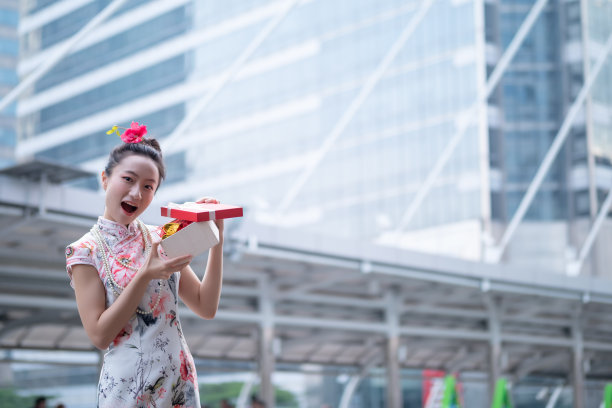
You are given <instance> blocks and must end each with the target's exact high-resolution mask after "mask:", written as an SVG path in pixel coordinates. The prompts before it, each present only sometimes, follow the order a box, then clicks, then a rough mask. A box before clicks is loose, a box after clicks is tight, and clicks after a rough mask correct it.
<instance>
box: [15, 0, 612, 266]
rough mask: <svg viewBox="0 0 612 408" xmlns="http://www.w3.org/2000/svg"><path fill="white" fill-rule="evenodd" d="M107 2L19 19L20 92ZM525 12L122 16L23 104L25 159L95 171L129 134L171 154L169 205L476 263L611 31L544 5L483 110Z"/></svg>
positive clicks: (189, 9) (449, 6)
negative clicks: (152, 140) (209, 204)
mask: <svg viewBox="0 0 612 408" xmlns="http://www.w3.org/2000/svg"><path fill="white" fill-rule="evenodd" d="M109 4H112V3H111V2H110V1H108V0H88V1H87V0H83V1H79V2H67V1H57V2H40V1H38V2H36V1H30V2H28V3H27V7H26V8H25V10H24V16H23V22H22V24H21V28H20V33H21V40H22V44H23V46H22V48H23V55H22V58H21V62H20V64H19V72H20V74H21V76H22V77H25V76H26V75H27V74H28V73H30V72H32V70H33V69H35V67H36V66H37V65H38V64H40V63H41V62H42V61H45V59H47V58H49V57H50V56H52V55H53V54H54V52H57V51H58V50H59V49H60V47H61V46H62V44H66V41H68V40H69V39H70V38H71V36H73V35H75V34H77V33H78V31H79V30H80V29H82V28H83V27H84V26H85V24H86V23H87V22H88V21H90V20H91V19H92V18H93V17H94V16H96V15H97V14H98V13H100V12H101V11H102V10H103V9H104V8H105V7H107V6H108V5H109ZM531 6H532V2H520V1H487V2H482V1H478V0H474V1H470V0H453V1H450V2H441V1H436V0H433V1H419V2H416V1H415V2H403V1H391V0H388V1H377V2H374V1H366V0H364V1H361V0H359V1H354V0H352V1H348V0H334V1H333V2H321V1H317V0H302V1H295V2H291V1H263V0H257V1H256V0H253V1H229V2H223V3H219V2H196V1H187V0H180V1H173V2H164V1H135V0H132V1H127V2H125V4H124V5H123V6H122V8H121V9H120V10H119V11H118V12H117V13H115V14H114V15H113V16H112V17H111V18H110V19H108V20H107V21H104V22H102V23H101V24H100V25H99V26H98V27H97V28H95V29H94V30H93V31H92V32H91V33H90V34H89V35H88V36H86V37H85V39H83V40H82V41H81V42H79V43H78V44H77V45H76V46H75V47H74V49H73V50H72V53H71V54H70V55H67V56H66V57H64V58H63V59H62V60H61V61H60V62H59V63H58V64H57V65H56V66H55V67H54V68H53V69H52V70H51V71H50V72H49V73H47V74H46V75H45V76H43V77H42V78H41V79H40V80H39V81H38V82H37V84H36V87H35V89H34V90H33V91H32V92H31V93H29V94H28V95H24V97H22V99H21V100H20V103H19V108H18V116H19V123H20V144H19V147H18V153H19V156H20V157H24V156H29V155H38V156H44V157H53V158H57V159H60V160H61V161H64V162H66V163H71V164H75V165H82V166H84V167H86V168H88V169H92V170H96V171H99V170H101V169H102V165H103V158H104V156H105V154H106V153H107V152H108V150H109V149H110V148H111V147H112V146H113V145H114V144H116V143H117V142H118V139H116V138H113V137H112V136H106V135H105V134H104V131H105V130H106V129H108V128H110V127H111V126H112V125H114V124H119V125H123V126H128V125H129V123H130V121H132V120H136V121H139V122H144V123H146V124H147V125H148V127H149V129H150V135H152V136H155V137H158V138H160V139H162V140H163V141H164V148H165V154H166V158H167V161H168V165H169V170H168V174H169V180H168V183H167V184H166V185H165V186H164V187H163V188H162V189H161V190H160V191H159V193H158V199H159V201H160V202H164V201H169V200H172V201H181V200H191V199H194V198H196V197H197V196H199V195H205V194H206V195H214V196H218V197H222V198H223V201H225V202H234V203H239V204H242V205H244V206H246V207H247V208H248V213H247V215H248V216H249V217H250V218H255V219H257V220H258V221H260V222H267V223H273V224H275V225H278V226H281V227H283V226H286V227H299V228H301V229H304V230H307V231H311V232H317V233H322V234H333V235H338V236H343V237H346V238H353V239H359V240H367V241H372V242H378V243H382V244H388V245H400V246H404V247H407V248H414V249H420V250H425V251H434V252H438V253H443V254H449V255H454V256H460V257H464V258H470V259H481V258H482V257H483V256H484V255H483V254H484V250H483V242H487V241H491V240H494V239H497V238H498V236H499V234H500V231H501V230H503V227H504V226H505V223H507V221H508V219H509V218H510V217H511V216H512V214H513V212H514V211H515V210H516V207H517V205H518V202H519V201H520V199H521V197H522V195H523V194H524V192H525V190H526V188H527V184H528V182H529V181H530V179H531V177H533V174H534V173H535V169H536V168H537V165H538V164H539V162H540V161H541V159H542V157H543V156H544V154H545V153H546V151H547V149H548V146H549V145H550V142H551V140H552V138H553V137H554V135H555V134H556V132H557V130H558V129H559V126H560V124H561V123H562V121H563V118H564V117H565V114H566V113H567V108H568V106H569V105H570V104H571V101H572V96H574V95H573V94H572V92H575V91H577V90H579V89H580V86H581V84H582V82H583V77H584V75H583V72H582V71H583V69H584V67H586V66H588V64H586V63H583V61H584V59H583V58H582V57H581V56H582V50H586V49H589V50H591V49H593V47H587V46H586V45H588V44H590V43H589V41H591V39H594V38H595V37H596V34H595V33H598V34H597V35H599V36H600V37H602V38H603V37H605V34H602V33H605V32H608V31H610V27H609V25H610V23H609V21H610V19H608V20H606V19H603V18H600V17H599V13H598V12H597V11H594V14H595V15H597V18H598V19H599V20H598V22H593V23H591V21H590V20H588V19H586V18H585V17H584V12H583V10H581V9H580V3H578V2H564V3H562V4H561V3H550V4H548V5H546V7H545V8H544V11H543V12H542V13H541V15H540V16H539V17H538V20H537V21H536V23H535V25H534V27H533V28H532V29H531V31H530V34H529V35H528V36H527V38H526V40H525V41H524V42H523V44H522V45H521V47H520V49H519V52H518V54H517V55H516V57H515V58H514V59H513V62H512V63H511V64H510V66H509V67H508V68H507V69H506V70H505V73H504V75H503V77H502V80H501V83H500V86H499V87H497V88H496V91H495V92H493V93H492V95H491V96H490V97H489V98H486V95H485V92H486V85H487V79H488V76H489V75H490V74H491V71H492V70H493V68H494V67H495V66H496V65H497V64H498V62H499V59H500V57H501V55H502V54H503V52H504V50H505V49H506V48H507V47H508V44H509V43H510V41H511V39H512V38H513V37H514V36H515V34H516V31H517V29H518V27H519V26H520V25H521V23H522V22H523V21H524V20H525V16H526V14H527V12H528V11H529V10H530V8H531ZM576 7H578V8H577V9H576ZM590 7H593V8H596V9H597V7H600V8H601V7H604V8H605V7H608V6H607V5H604V6H601V5H598V3H597V2H593V3H592V4H591V6H590ZM598 10H599V9H598ZM576 13H577V14H576ZM570 22H571V24H570ZM583 28H584V29H583ZM589 30H594V31H593V34H591V35H590V37H589V38H590V39H589V40H588V41H587V40H585V34H584V33H585V32H590V31H589ZM606 30H607V31H606ZM597 38H598V39H597V41H598V42H597V44H601V41H602V40H601V39H600V38H599V37H597ZM604 41H605V40H604ZM576 50H578V51H576ZM572 52H573V53H574V54H576V55H577V56H576V55H574V54H572ZM567 55H571V56H573V57H575V58H577V59H571V58H570V57H568V56H567ZM578 67H582V68H583V69H581V70H579V71H578V72H574V71H573V69H574V68H578ZM608 70H609V68H608ZM602 75H603V73H602ZM608 76H609V75H608ZM583 116H584V115H583ZM586 123H587V121H586V120H582V121H576V123H575V124H574V126H573V128H572V137H571V139H572V140H574V141H573V142H571V143H569V142H568V144H567V146H569V147H568V148H567V151H566V153H564V154H562V155H561V156H562V157H560V158H559V159H557V161H556V162H555V166H554V167H553V169H552V171H551V172H550V174H549V176H548V178H547V181H546V182H545V183H544V185H543V186H542V188H541V189H540V193H539V194H538V196H537V197H536V201H535V202H534V203H533V205H532V206H531V207H530V212H529V213H528V218H530V219H536V220H552V221H554V220H557V221H560V222H561V223H562V224H563V227H562V228H565V224H566V221H567V220H568V219H570V218H571V216H573V215H574V214H581V215H582V216H584V214H583V213H581V212H580V211H583V212H584V210H580V209H574V207H576V206H578V204H576V205H574V203H573V201H572V199H574V198H572V197H574V196H575V197H576V198H575V199H574V200H575V201H576V200H577V201H580V199H579V197H580V194H583V193H582V190H580V191H574V190H575V189H574V190H572V189H571V188H570V187H569V184H568V180H570V179H571V177H570V173H571V171H572V169H573V168H574V167H575V166H574V163H575V160H574V159H573V158H571V155H572V154H573V155H577V154H581V155H582V156H581V157H582V159H580V160H582V162H586V161H587V157H588V156H589V155H588V154H586V153H585V152H588V151H589V148H588V147H586V134H587V132H586V130H585V129H587V125H586ZM588 123H591V122H588ZM594 123H595V122H594V119H593V124H594ZM177 127H178V129H179V130H180V132H177V131H175V129H177ZM593 128H596V126H595V125H593ZM168 135H171V136H170V137H168ZM456 136H461V137H460V138H459V140H460V141H459V142H458V145H457V148H456V149H455V150H454V151H452V152H450V154H449V155H448V161H447V163H446V164H445V165H444V166H443V167H441V171H440V174H439V175H438V176H437V177H434V178H433V179H432V180H431V182H430V183H426V180H427V178H428V175H429V174H430V173H431V171H432V169H434V168H435V166H436V163H438V162H439V160H440V159H442V158H444V156H443V152H444V151H445V148H446V147H447V146H448V145H449V143H450V142H451V141H452V140H453V138H455V137H456ZM596 139H597V138H596ZM575 140H583V142H576V141H575ZM597 140H600V139H597ZM577 152H582V153H577ZM568 155H569V156H568ZM424 184H425V185H427V184H429V186H431V188H430V189H429V190H428V191H427V193H426V194H424V195H423V200H422V203H421V204H420V205H418V206H415V205H414V204H415V199H417V198H418V194H420V193H422V188H423V185H424ZM572 188H573V187H572ZM570 190H571V194H570ZM587 191H588V188H587ZM574 193H575V194H574ZM587 195H588V193H587ZM583 201H584V200H583ZM586 202H587V204H588V203H589V201H588V200H587V201H586ZM581 203H582V201H581ZM570 209H571V211H570ZM586 214H587V215H588V211H587V213H586ZM566 243H567V242H565V243H564V245H565V244H566Z"/></svg>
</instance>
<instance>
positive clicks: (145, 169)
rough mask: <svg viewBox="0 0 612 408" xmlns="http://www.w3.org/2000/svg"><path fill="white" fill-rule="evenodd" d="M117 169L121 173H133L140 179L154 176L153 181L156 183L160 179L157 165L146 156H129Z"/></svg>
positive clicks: (122, 160)
mask: <svg viewBox="0 0 612 408" xmlns="http://www.w3.org/2000/svg"><path fill="white" fill-rule="evenodd" d="M117 169H118V170H120V171H125V172H129V173H133V174H135V175H136V176H139V177H146V176H148V177H153V176H154V178H151V179H152V180H153V181H156V182H157V181H158V179H159V171H158V169H157V165H156V164H155V162H154V161H153V160H152V159H151V158H149V157H146V156H141V155H137V154H130V155H128V156H125V157H124V158H123V159H121V161H120V162H119V163H118V164H117Z"/></svg>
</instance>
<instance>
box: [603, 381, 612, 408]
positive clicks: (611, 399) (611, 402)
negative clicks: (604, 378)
mask: <svg viewBox="0 0 612 408" xmlns="http://www.w3.org/2000/svg"><path fill="white" fill-rule="evenodd" d="M604 408H612V384H606V387H605V388H604Z"/></svg>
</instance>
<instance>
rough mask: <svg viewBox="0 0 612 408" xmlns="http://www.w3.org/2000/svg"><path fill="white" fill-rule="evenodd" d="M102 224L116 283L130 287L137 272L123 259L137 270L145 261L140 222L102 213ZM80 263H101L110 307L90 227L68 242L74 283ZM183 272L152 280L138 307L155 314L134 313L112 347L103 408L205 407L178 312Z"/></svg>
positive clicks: (102, 385)
mask: <svg viewBox="0 0 612 408" xmlns="http://www.w3.org/2000/svg"><path fill="white" fill-rule="evenodd" d="M97 226H98V227H99V230H100V232H101V236H102V238H103V239H104V240H105V241H106V244H107V248H108V249H110V254H108V260H109V264H110V269H111V273H112V274H113V277H114V279H115V282H117V283H118V284H119V285H120V286H123V287H125V286H126V285H127V284H128V283H129V282H130V281H131V280H132V278H133V277H134V275H135V274H136V273H137V272H135V271H134V270H132V269H130V268H127V267H125V266H124V265H123V264H127V265H129V266H132V267H133V268H134V269H136V268H139V267H140V266H142V264H143V263H144V262H145V252H144V241H143V237H142V233H141V231H140V229H139V228H138V226H137V224H136V222H133V223H131V224H130V225H129V226H128V227H127V228H126V227H125V225H121V224H118V223H116V222H114V221H110V220H108V219H105V218H103V217H100V218H98V222H97ZM147 228H148V229H149V231H150V236H151V238H152V240H155V239H159V234H158V233H157V230H158V228H157V227H151V226H147ZM122 262H123V264H122ZM77 264H86V265H91V266H93V267H94V268H96V270H97V271H98V275H99V277H100V279H101V280H102V282H103V284H104V288H105V290H106V307H109V306H110V305H111V304H112V303H113V302H114V301H115V299H116V298H117V295H116V294H115V291H114V290H113V286H112V283H111V281H110V279H109V278H108V277H107V276H106V272H105V269H104V264H103V259H102V251H101V250H100V248H98V245H97V244H96V240H95V238H94V236H93V234H92V233H91V232H88V233H87V234H85V235H84V236H83V237H81V238H80V239H79V240H78V241H76V242H74V243H72V244H70V245H69V246H68V247H66V267H67V271H68V275H69V276H70V281H71V283H70V284H71V285H72V266H73V265H77ZM179 276H180V275H179V273H178V272H176V273H174V274H173V275H172V276H171V277H170V279H168V280H167V281H165V280H153V281H151V283H150V284H149V287H148V288H147V292H146V293H145V295H144V297H143V299H142V301H141V302H140V306H139V308H140V309H141V310H143V311H145V312H147V311H152V313H148V314H140V313H134V315H133V316H132V318H131V319H130V321H129V322H128V323H127V324H126V325H125V327H124V328H123V329H122V330H121V331H120V332H119V334H117V337H115V339H114V340H113V342H112V343H111V345H110V346H109V348H108V351H107V352H106V353H105V355H104V365H103V367H102V372H101V374H100V380H99V383H98V406H99V407H100V408H106V407H109V408H110V407H112V408H121V407H158V408H162V407H164V408H165V407H185V408H188V407H193V408H199V407H200V397H199V393H198V385H197V384H198V382H197V377H196V371H195V366H194V363H193V358H192V356H191V353H190V351H189V348H188V347H187V343H186V342H185V338H184V337H183V332H182V330H181V324H180V322H179V318H178V314H177V311H178V283H179ZM115 290H116V289H115ZM158 296H161V298H159V299H160V300H159V303H157V299H158ZM156 303H157V307H155V308H154V309H153V307H154V306H155V305H156Z"/></svg>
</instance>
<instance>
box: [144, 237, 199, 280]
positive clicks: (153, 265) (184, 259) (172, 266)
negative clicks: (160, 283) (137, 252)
mask: <svg viewBox="0 0 612 408" xmlns="http://www.w3.org/2000/svg"><path fill="white" fill-rule="evenodd" d="M158 251H159V241H158V242H153V243H152V244H151V253H150V254H149V258H148V259H147V261H146V262H145V264H144V265H143V267H142V268H141V269H140V273H141V274H143V275H144V276H146V278H147V279H149V280H153V279H165V280H167V279H169V278H170V276H172V274H173V273H174V272H179V271H181V270H182V269H183V268H184V267H186V266H187V265H189V263H190V262H191V260H192V259H193V257H192V256H191V255H183V256H177V257H176V258H168V259H162V258H161V257H160V256H159V252H158Z"/></svg>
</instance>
